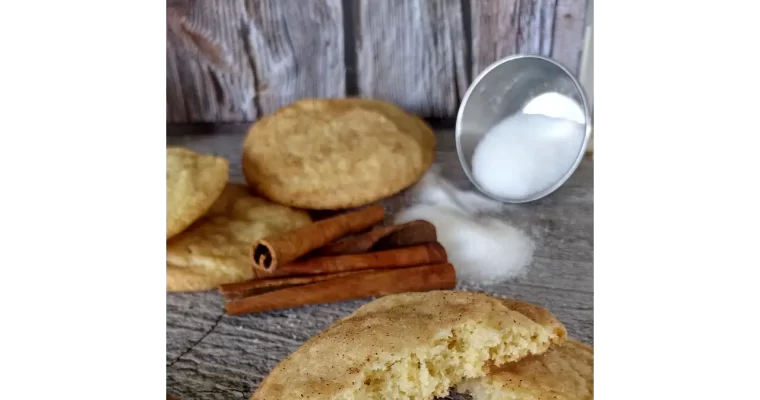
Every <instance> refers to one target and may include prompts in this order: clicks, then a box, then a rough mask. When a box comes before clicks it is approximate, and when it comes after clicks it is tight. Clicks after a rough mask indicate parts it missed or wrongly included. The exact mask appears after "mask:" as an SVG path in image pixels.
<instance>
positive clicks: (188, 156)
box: [166, 147, 229, 239]
mask: <svg viewBox="0 0 760 400" xmlns="http://www.w3.org/2000/svg"><path fill="white" fill-rule="evenodd" d="M228 180H229V163H228V162H227V160H226V159H224V158H223V157H216V156H212V155H208V154H198V153H196V152H194V151H191V150H188V149H184V148H181V147H167V148H166V238H167V239H169V238H171V237H172V236H174V235H176V234H178V233H180V232H182V231H183V230H185V229H186V228H187V227H188V226H190V224H192V223H193V222H195V221H196V220H197V219H198V218H200V217H201V216H202V215H203V214H205V213H206V211H208V209H209V207H211V205H212V204H213V203H214V201H215V200H216V199H217V198H218V197H219V195H220V194H221V193H222V190H223V189H224V186H225V185H226V184H227V181H228Z"/></svg>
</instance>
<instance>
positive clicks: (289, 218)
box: [166, 184, 311, 292]
mask: <svg viewBox="0 0 760 400" xmlns="http://www.w3.org/2000/svg"><path fill="white" fill-rule="evenodd" d="M309 223H311V218H309V215H308V214H307V213H306V212H305V211H300V210H294V209H292V208H289V207H286V206H282V205H279V204H274V203H271V202H269V201H267V200H264V199H262V198H259V197H256V196H253V195H251V194H250V193H249V192H248V188H247V187H246V186H245V185H234V184H230V185H227V187H226V188H225V189H224V192H223V193H222V195H221V196H220V197H219V199H217V201H216V202H214V204H213V206H212V207H211V209H210V210H209V211H208V213H207V214H206V215H205V216H203V218H201V219H200V220H198V221H196V222H195V223H194V224H193V225H192V226H190V228H188V229H187V230H185V231H184V232H182V233H180V234H179V235H177V236H175V237H173V238H172V239H171V240H169V241H168V242H167V243H166V290H167V291H170V292H172V291H201V290H209V289H213V288H216V287H217V286H219V285H222V284H225V283H234V282H242V281H246V280H248V279H251V278H253V274H254V272H253V268H252V267H251V260H250V258H249V254H248V252H249V249H250V247H251V243H252V242H253V241H255V240H258V239H261V238H263V237H266V236H269V235H273V234H277V233H282V232H286V231H289V230H293V229H296V228H299V227H301V226H303V225H306V224H309Z"/></svg>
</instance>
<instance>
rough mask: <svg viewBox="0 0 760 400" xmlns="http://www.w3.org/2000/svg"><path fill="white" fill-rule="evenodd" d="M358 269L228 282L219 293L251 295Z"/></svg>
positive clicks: (333, 277) (230, 296) (303, 283)
mask: <svg viewBox="0 0 760 400" xmlns="http://www.w3.org/2000/svg"><path fill="white" fill-rule="evenodd" d="M356 273H358V272H356V271H348V272H338V273H335V274H325V275H309V276H291V277H284V278H272V279H253V280H250V281H245V282H239V283H228V284H225V285H221V286H219V293H221V294H222V296H224V297H226V298H228V299H234V298H238V297H244V296H251V295H254V294H259V293H263V292H267V291H272V290H277V289H282V288H285V287H290V286H298V285H305V284H307V283H314V282H321V281H326V280H328V279H335V278H341V277H344V276H348V275H351V274H356Z"/></svg>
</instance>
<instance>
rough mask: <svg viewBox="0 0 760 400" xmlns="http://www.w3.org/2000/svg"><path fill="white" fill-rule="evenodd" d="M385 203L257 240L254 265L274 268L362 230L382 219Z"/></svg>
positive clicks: (262, 268)
mask: <svg viewBox="0 0 760 400" xmlns="http://www.w3.org/2000/svg"><path fill="white" fill-rule="evenodd" d="M384 217H385V212H384V210H383V207H382V206H380V205H375V206H371V207H367V208H364V209H361V210H358V211H352V212H348V213H345V214H341V215H338V216H335V217H332V218H328V219H324V220H322V221H318V222H315V223H313V224H310V225H306V226H304V227H302V228H300V229H296V230H294V231H290V232H287V233H284V234H282V235H277V236H273V237H268V238H266V239H263V240H258V241H256V242H254V243H253V245H252V246H251V259H252V261H253V266H254V268H258V269H260V270H263V271H267V272H273V271H275V270H277V268H278V266H280V265H283V264H285V263H288V262H290V261H293V260H295V259H296V258H298V257H300V256H302V255H304V254H306V253H308V252H310V251H312V250H314V249H316V248H319V247H322V246H324V245H326V244H328V243H330V242H333V241H334V240H336V239H339V238H341V237H343V236H346V235H347V234H350V233H357V232H361V231H363V230H365V229H367V228H369V227H370V226H372V225H375V224H376V223H378V222H380V221H382V220H383V218H384Z"/></svg>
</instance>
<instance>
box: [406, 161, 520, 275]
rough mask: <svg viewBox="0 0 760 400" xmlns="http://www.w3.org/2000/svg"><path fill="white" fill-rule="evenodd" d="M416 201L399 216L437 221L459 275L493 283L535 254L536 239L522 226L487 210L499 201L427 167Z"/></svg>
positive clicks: (416, 190) (415, 192) (440, 238)
mask: <svg viewBox="0 0 760 400" xmlns="http://www.w3.org/2000/svg"><path fill="white" fill-rule="evenodd" d="M412 194H413V197H414V204H413V205H412V206H411V207H409V208H407V209H405V210H403V211H401V212H400V213H398V214H396V216H395V222H396V223H403V222H408V221H413V220H416V219H422V220H426V221H429V222H430V223H432V224H433V225H435V227H436V231H437V234H438V241H439V242H440V243H441V245H442V246H443V247H444V248H445V249H446V253H447V255H448V258H449V262H450V263H451V264H452V265H453V266H454V269H455V270H456V272H457V279H458V280H459V281H466V282H470V283H476V284H495V283H499V282H503V281H505V280H507V279H510V278H514V277H516V276H519V275H521V274H522V273H524V271H525V269H526V267H527V266H528V265H529V264H530V263H531V261H532V259H533V250H534V244H533V241H532V240H531V239H530V237H528V235H526V234H525V233H524V232H523V231H521V230H520V229H517V228H515V227H514V226H511V225H509V224H508V223H506V222H504V221H502V220H499V219H497V218H495V217H493V216H489V215H484V213H492V212H497V211H499V210H503V205H502V204H501V203H498V202H495V201H493V200H490V199H487V198H485V197H483V196H480V195H478V194H476V193H473V192H467V191H461V190H459V189H457V188H456V187H454V186H453V185H452V184H451V183H449V182H447V181H446V180H444V179H443V178H441V177H440V176H439V175H438V173H437V170H435V169H433V170H431V171H429V172H428V173H427V174H426V175H425V177H424V178H423V179H422V180H421V181H420V182H419V183H418V184H417V185H416V186H415V187H414V189H413V191H412Z"/></svg>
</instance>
